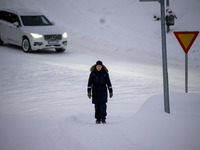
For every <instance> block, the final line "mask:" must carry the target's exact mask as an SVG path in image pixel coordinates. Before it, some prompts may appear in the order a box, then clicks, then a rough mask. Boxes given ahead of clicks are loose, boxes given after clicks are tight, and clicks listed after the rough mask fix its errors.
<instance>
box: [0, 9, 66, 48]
mask: <svg viewBox="0 0 200 150" xmlns="http://www.w3.org/2000/svg"><path fill="white" fill-rule="evenodd" d="M4 43H10V44H14V45H18V46H21V47H22V49H23V51H24V52H31V51H34V50H38V49H50V48H55V49H56V51H57V52H64V51H65V47H66V45H67V33H66V32H65V31H62V30H60V29H59V28H57V27H56V26H55V24H54V23H53V22H50V21H49V20H48V19H47V18H46V17H45V16H44V15H43V14H42V13H39V12H33V11H30V10H22V9H0V45H3V44H4Z"/></svg>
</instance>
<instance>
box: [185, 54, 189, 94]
mask: <svg viewBox="0 0 200 150" xmlns="http://www.w3.org/2000/svg"><path fill="white" fill-rule="evenodd" d="M185 93H188V54H185Z"/></svg>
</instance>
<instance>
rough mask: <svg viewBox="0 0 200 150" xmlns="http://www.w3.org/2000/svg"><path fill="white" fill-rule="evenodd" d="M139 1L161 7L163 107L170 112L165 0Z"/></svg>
mask: <svg viewBox="0 0 200 150" xmlns="http://www.w3.org/2000/svg"><path fill="white" fill-rule="evenodd" d="M139 1H140V2H153V1H157V2H159V3H160V9H161V36H162V64H163V90H164V107H165V112H166V113H170V105H169V84H168V71H167V46H166V29H165V0H139Z"/></svg>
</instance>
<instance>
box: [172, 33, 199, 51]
mask: <svg viewBox="0 0 200 150" xmlns="http://www.w3.org/2000/svg"><path fill="white" fill-rule="evenodd" d="M198 34H199V31H181V32H174V35H175V36H176V38H177V40H178V41H179V43H180V45H181V47H182V48H183V50H184V52H185V54H187V53H188V51H189V50H190V47H191V46H192V44H193V43H194V41H195V39H196V37H197V35H198Z"/></svg>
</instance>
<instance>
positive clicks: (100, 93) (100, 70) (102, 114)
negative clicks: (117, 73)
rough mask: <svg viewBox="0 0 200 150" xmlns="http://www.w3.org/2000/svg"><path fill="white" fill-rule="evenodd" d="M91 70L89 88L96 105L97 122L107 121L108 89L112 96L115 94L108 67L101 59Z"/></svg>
mask: <svg viewBox="0 0 200 150" xmlns="http://www.w3.org/2000/svg"><path fill="white" fill-rule="evenodd" d="M90 71H91V73H90V76H89V79H88V88H87V92H88V97H89V98H92V103H93V104H94V106H95V118H96V123H97V124H99V123H106V116H107V112H106V109H107V105H106V103H107V97H108V93H107V91H109V97H110V98H112V96H113V89H112V84H111V82H110V78H109V74H108V69H107V68H106V67H105V66H104V65H103V63H102V61H100V60H99V61H97V62H96V64H95V65H93V66H92V67H91V68H90Z"/></svg>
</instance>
